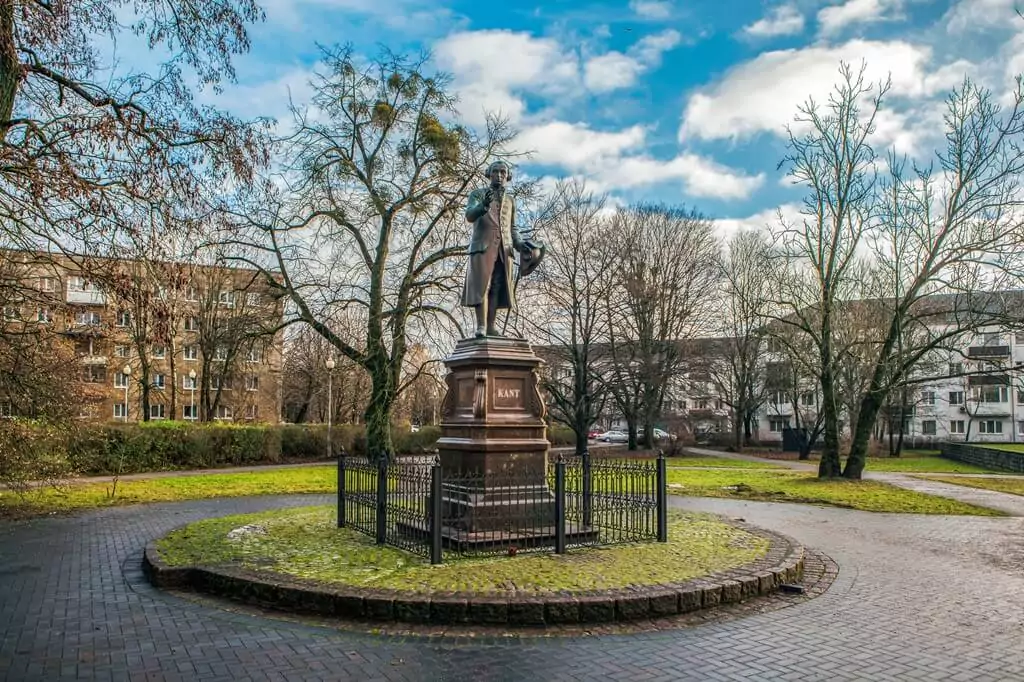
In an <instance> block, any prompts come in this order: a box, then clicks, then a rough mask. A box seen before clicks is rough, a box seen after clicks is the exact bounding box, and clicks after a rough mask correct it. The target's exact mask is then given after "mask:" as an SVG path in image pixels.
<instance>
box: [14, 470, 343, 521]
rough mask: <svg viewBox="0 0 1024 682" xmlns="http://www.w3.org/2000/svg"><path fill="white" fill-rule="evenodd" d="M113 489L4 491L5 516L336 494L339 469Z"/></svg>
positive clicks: (124, 484)
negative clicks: (143, 504) (217, 499)
mask: <svg viewBox="0 0 1024 682" xmlns="http://www.w3.org/2000/svg"><path fill="white" fill-rule="evenodd" d="M349 480H350V481H351V478H350V479H349ZM110 487H111V484H110V483H109V482H106V483H89V484H84V485H69V486H63V487H61V488H51V487H44V488H39V489H36V490H33V491H31V492H29V493H28V494H27V495H25V497H20V496H19V495H18V494H17V493H14V492H8V491H4V492H0V515H8V516H10V515H18V516H20V515H31V514H39V513H50V512H57V513H66V512H72V511H77V510H81V509H91V508H95V507H109V506H116V505H123V504H138V503H140V502H175V501H178V500H201V499H207V498H214V497H243V496H247V495H289V494H301V493H333V492H334V491H335V490H336V488H337V470H336V469H335V468H334V467H323V466H319V467H294V468H287V469H283V468H282V469H273V470H268V471H254V472H245V473H231V474H204V475H201V476H168V477H162V478H151V479H144V480H132V481H120V482H118V484H117V492H116V495H115V496H114V497H113V498H111V496H110V495H109V492H108V491H109V490H110Z"/></svg>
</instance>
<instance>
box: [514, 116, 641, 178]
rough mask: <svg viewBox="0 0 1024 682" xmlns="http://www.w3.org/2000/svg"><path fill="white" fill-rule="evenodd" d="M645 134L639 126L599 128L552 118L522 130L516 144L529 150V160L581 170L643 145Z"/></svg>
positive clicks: (616, 157) (613, 158)
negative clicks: (531, 154)
mask: <svg viewBox="0 0 1024 682" xmlns="http://www.w3.org/2000/svg"><path fill="white" fill-rule="evenodd" d="M645 137H646V131H645V130H644V129H643V127H641V126H633V127H631V128H626V129H625V130H620V131H615V132H602V131H596V130H592V129H590V128H588V127H586V126H585V125H583V124H573V123H566V122H565V121H553V122H551V123H545V124H543V125H538V126H534V127H532V128H527V129H526V130H524V131H523V132H522V133H521V134H520V135H519V137H518V138H516V146H517V147H519V148H520V149H522V150H524V151H529V152H532V153H533V156H532V157H531V161H535V162H537V163H542V164H545V165H558V166H563V167H567V168H571V169H573V170H583V169H585V168H586V167H587V166H589V165H591V164H595V163H602V162H607V161H609V160H612V161H613V160H615V159H618V158H619V157H621V156H622V155H623V154H627V153H628V152H629V151H630V150H633V149H640V148H642V147H643V144H644V140H645Z"/></svg>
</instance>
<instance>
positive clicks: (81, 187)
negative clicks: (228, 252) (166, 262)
mask: <svg viewBox="0 0 1024 682" xmlns="http://www.w3.org/2000/svg"><path fill="white" fill-rule="evenodd" d="M262 17H263V13H262V12H261V11H260V9H259V8H258V6H257V5H256V2H255V0H46V1H44V0H31V1H27V2H26V1H18V0H3V1H0V159H2V163H0V215H2V216H3V220H2V221H0V241H2V242H3V243H4V245H5V246H17V247H20V248H33V247H40V246H45V247H47V248H54V249H66V250H70V251H75V252H79V253H85V252H87V251H89V250H91V246H92V245H93V244H94V243H100V244H106V243H108V242H109V241H110V240H112V239H114V240H115V241H120V239H121V238H122V237H125V238H127V237H130V236H131V235H133V234H136V233H137V232H138V231H139V230H140V229H145V228H144V227H142V225H144V224H145V223H144V222H140V220H139V218H141V217H145V216H150V217H152V218H153V219H154V220H156V221H158V222H159V223H160V230H161V231H165V230H166V231H172V230H174V229H176V226H177V225H178V224H180V222H181V221H182V220H190V219H194V218H195V217H196V216H200V215H202V214H204V213H205V212H206V211H207V210H208V201H207V199H208V197H209V192H207V191H206V189H207V188H208V187H211V186H213V185H215V184H216V183H217V182H218V181H219V180H221V179H224V178H226V177H231V176H234V177H238V178H241V179H242V180H243V181H245V180H247V179H248V178H249V177H250V175H251V171H252V169H253V167H254V165H258V164H261V163H263V162H264V161H265V151H264V150H263V146H262V143H261V140H260V128H258V127H252V126H248V125H245V124H243V123H242V122H240V121H238V120H236V119H233V118H231V117H228V116H225V115H223V114H220V113H217V112H215V111H213V110H212V109H210V108H208V107H200V106H198V105H197V104H196V103H195V102H194V101H193V95H192V91H191V90H190V88H189V86H188V81H189V80H190V79H191V77H192V76H193V75H194V76H197V77H198V81H199V82H200V83H201V84H203V85H207V86H212V87H219V84H221V83H222V82H223V81H224V80H225V79H227V80H230V79H232V78H233V77H234V72H233V69H232V66H231V57H232V56H233V55H234V54H238V53H241V52H244V51H246V50H248V48H249V39H248V36H247V34H246V24H247V23H249V22H254V21H258V20H261V19H262ZM126 18H127V19H128V22H129V23H128V25H125V23H124V22H125V19H126ZM125 31H130V32H133V33H135V34H137V35H142V36H144V37H145V38H146V39H147V40H148V42H149V44H150V45H151V46H152V47H153V48H154V49H162V48H165V47H169V48H170V49H172V50H173V51H174V52H175V56H174V57H172V58H170V59H169V60H167V61H165V62H164V63H162V64H161V65H160V67H159V70H158V72H157V73H140V72H138V71H127V70H125V71H124V72H119V70H118V69H116V68H111V67H109V66H107V64H108V63H109V58H108V57H107V55H104V54H103V52H102V47H101V46H102V45H104V44H110V43H111V41H116V40H117V39H118V37H119V36H120V35H121V34H122V32H125Z"/></svg>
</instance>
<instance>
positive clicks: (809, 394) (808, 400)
mask: <svg viewBox="0 0 1024 682" xmlns="http://www.w3.org/2000/svg"><path fill="white" fill-rule="evenodd" d="M800 404H801V405H803V406H805V407H811V406H813V405H814V391H805V392H804V393H801V394H800Z"/></svg>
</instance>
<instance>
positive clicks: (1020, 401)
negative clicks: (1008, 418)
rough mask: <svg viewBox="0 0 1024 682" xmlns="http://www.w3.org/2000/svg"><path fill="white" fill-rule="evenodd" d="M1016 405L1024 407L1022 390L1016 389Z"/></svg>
mask: <svg viewBox="0 0 1024 682" xmlns="http://www.w3.org/2000/svg"><path fill="white" fill-rule="evenodd" d="M1017 404H1018V405H1024V390H1021V389H1019V388H1018V389H1017Z"/></svg>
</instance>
